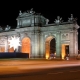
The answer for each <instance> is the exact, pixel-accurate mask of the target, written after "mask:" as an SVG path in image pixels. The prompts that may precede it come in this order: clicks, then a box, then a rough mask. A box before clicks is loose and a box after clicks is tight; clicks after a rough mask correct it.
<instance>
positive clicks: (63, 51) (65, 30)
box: [0, 9, 79, 59]
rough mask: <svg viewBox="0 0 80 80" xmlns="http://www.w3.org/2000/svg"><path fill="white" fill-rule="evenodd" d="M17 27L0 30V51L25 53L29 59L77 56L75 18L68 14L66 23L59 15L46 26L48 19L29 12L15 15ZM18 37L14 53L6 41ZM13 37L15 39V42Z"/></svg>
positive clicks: (31, 11) (76, 26) (76, 25)
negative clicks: (51, 56)
mask: <svg viewBox="0 0 80 80" xmlns="http://www.w3.org/2000/svg"><path fill="white" fill-rule="evenodd" d="M16 20H17V26H16V28H15V29H11V26H9V25H7V27H5V29H2V27H0V52H4V53H6V52H10V53H11V52H15V51H16V52H20V53H22V54H23V53H25V54H26V53H28V54H29V58H46V59H48V58H50V55H51V54H53V55H55V56H56V58H62V59H64V58H65V56H66V55H68V56H69V57H74V56H77V55H78V31H77V29H78V28H79V26H78V24H77V22H76V19H75V18H74V17H73V15H72V14H71V17H70V18H69V19H68V21H67V22H63V20H62V18H60V16H58V17H57V19H55V21H53V22H54V23H52V24H49V23H48V22H49V19H47V18H45V17H44V16H42V15H41V14H39V13H35V12H34V11H33V9H31V10H29V11H26V12H21V11H20V13H19V16H18V17H17V19H16ZM14 36H15V37H16V38H17V39H18V38H19V40H20V42H19V43H20V45H17V44H16V40H15V42H14V41H13V42H14V44H15V45H16V46H17V48H16V50H15V49H14V46H12V47H10V45H9V44H10V42H9V40H11V39H12V37H14ZM16 38H15V39H16Z"/></svg>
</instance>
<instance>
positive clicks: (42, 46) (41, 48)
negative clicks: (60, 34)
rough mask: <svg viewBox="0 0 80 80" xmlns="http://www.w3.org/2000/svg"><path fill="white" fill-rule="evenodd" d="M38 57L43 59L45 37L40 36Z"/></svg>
mask: <svg viewBox="0 0 80 80" xmlns="http://www.w3.org/2000/svg"><path fill="white" fill-rule="evenodd" d="M40 56H41V58H45V36H44V35H43V34H40Z"/></svg>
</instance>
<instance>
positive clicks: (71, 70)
mask: <svg viewBox="0 0 80 80" xmlns="http://www.w3.org/2000/svg"><path fill="white" fill-rule="evenodd" d="M73 66H74V67H73ZM79 74H80V61H79V60H78V61H77V60H75V61H45V60H41V61H32V60H31V61H27V60H8V61H6V60H5V61H0V80H14V79H15V80H23V79H24V80H27V79H28V80H54V79H55V80H71V79H73V80H80V75H79Z"/></svg>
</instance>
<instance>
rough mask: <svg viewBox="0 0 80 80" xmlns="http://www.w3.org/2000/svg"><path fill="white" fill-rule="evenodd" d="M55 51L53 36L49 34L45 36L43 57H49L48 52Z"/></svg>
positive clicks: (53, 52)
mask: <svg viewBox="0 0 80 80" xmlns="http://www.w3.org/2000/svg"><path fill="white" fill-rule="evenodd" d="M51 53H52V54H55V53H56V40H55V37H53V36H49V37H47V38H46V41H45V57H46V59H48V58H49V57H50V54H51Z"/></svg>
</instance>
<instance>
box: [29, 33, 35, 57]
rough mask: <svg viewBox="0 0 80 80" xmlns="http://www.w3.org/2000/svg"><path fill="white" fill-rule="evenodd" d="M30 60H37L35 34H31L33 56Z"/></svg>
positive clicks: (31, 55)
mask: <svg viewBox="0 0 80 80" xmlns="http://www.w3.org/2000/svg"><path fill="white" fill-rule="evenodd" d="M30 58H35V33H34V32H32V34H31V54H30Z"/></svg>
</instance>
